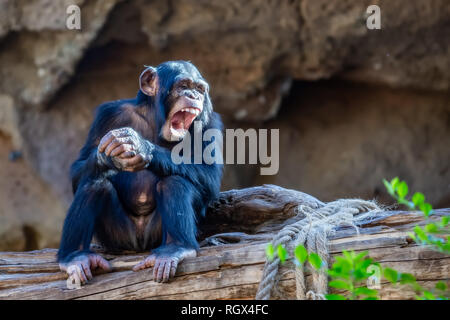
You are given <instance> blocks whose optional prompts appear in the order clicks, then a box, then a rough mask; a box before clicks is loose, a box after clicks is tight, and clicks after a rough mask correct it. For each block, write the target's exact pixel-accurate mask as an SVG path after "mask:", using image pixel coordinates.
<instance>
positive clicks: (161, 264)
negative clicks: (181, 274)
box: [133, 243, 197, 282]
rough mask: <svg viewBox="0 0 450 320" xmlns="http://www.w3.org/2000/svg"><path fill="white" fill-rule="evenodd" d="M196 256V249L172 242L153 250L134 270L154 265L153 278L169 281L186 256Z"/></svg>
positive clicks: (157, 280)
mask: <svg viewBox="0 0 450 320" xmlns="http://www.w3.org/2000/svg"><path fill="white" fill-rule="evenodd" d="M196 256H197V251H196V250H195V249H188V248H184V247H182V246H179V245H176V244H173V243H171V244H168V245H164V246H160V247H158V248H156V249H154V250H152V251H151V254H150V255H149V256H148V257H147V258H145V259H144V260H142V261H141V262H139V263H138V264H137V265H135V266H134V267H133V271H138V270H142V269H146V268H150V267H153V279H154V280H155V281H156V282H167V281H169V279H170V278H173V277H174V276H175V273H176V271H177V266H178V263H180V262H181V261H183V260H184V259H185V258H188V257H196Z"/></svg>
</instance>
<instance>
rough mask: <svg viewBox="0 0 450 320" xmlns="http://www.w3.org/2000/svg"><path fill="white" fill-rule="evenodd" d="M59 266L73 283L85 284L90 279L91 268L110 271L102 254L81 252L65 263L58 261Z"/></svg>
mask: <svg viewBox="0 0 450 320" xmlns="http://www.w3.org/2000/svg"><path fill="white" fill-rule="evenodd" d="M59 268H60V269H61V271H65V272H67V274H68V275H69V277H71V278H72V280H73V281H75V283H81V284H85V283H86V282H88V281H89V280H91V279H92V272H91V270H95V269H103V270H105V271H110V270H111V266H110V265H109V262H108V261H106V260H105V259H104V258H103V257H102V256H100V255H98V254H95V253H91V254H81V255H79V256H76V257H75V258H73V259H72V260H70V261H69V262H67V263H60V264H59Z"/></svg>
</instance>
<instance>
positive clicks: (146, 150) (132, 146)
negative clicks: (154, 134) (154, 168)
mask: <svg viewBox="0 0 450 320" xmlns="http://www.w3.org/2000/svg"><path fill="white" fill-rule="evenodd" d="M154 148H155V146H154V145H153V144H152V143H151V142H149V141H147V140H145V139H143V138H142V137H141V136H140V135H139V133H137V132H136V131H135V130H134V129H132V128H129V127H126V128H120V129H115V130H111V131H110V132H108V133H107V134H106V135H105V136H104V137H103V138H102V139H101V140H100V143H99V145H98V148H97V152H98V154H97V155H98V158H99V160H100V161H107V160H105V157H110V159H111V161H112V163H113V164H114V166H115V167H116V168H117V169H119V170H124V171H132V172H134V171H139V170H142V169H145V168H146V167H147V166H148V165H149V164H150V161H151V160H152V157H153V155H152V151H153V149H154Z"/></svg>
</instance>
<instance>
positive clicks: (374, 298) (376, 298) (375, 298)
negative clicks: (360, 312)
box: [364, 297, 378, 300]
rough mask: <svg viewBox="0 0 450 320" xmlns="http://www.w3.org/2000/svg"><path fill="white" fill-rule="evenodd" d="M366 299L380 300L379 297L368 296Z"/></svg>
mask: <svg viewBox="0 0 450 320" xmlns="http://www.w3.org/2000/svg"><path fill="white" fill-rule="evenodd" d="M364 300H378V297H367V298H364Z"/></svg>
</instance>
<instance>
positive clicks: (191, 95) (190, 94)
mask: <svg viewBox="0 0 450 320" xmlns="http://www.w3.org/2000/svg"><path fill="white" fill-rule="evenodd" d="M186 95H187V97H188V98H190V99H193V100H197V99H198V98H199V97H198V94H197V93H196V92H194V91H186Z"/></svg>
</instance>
